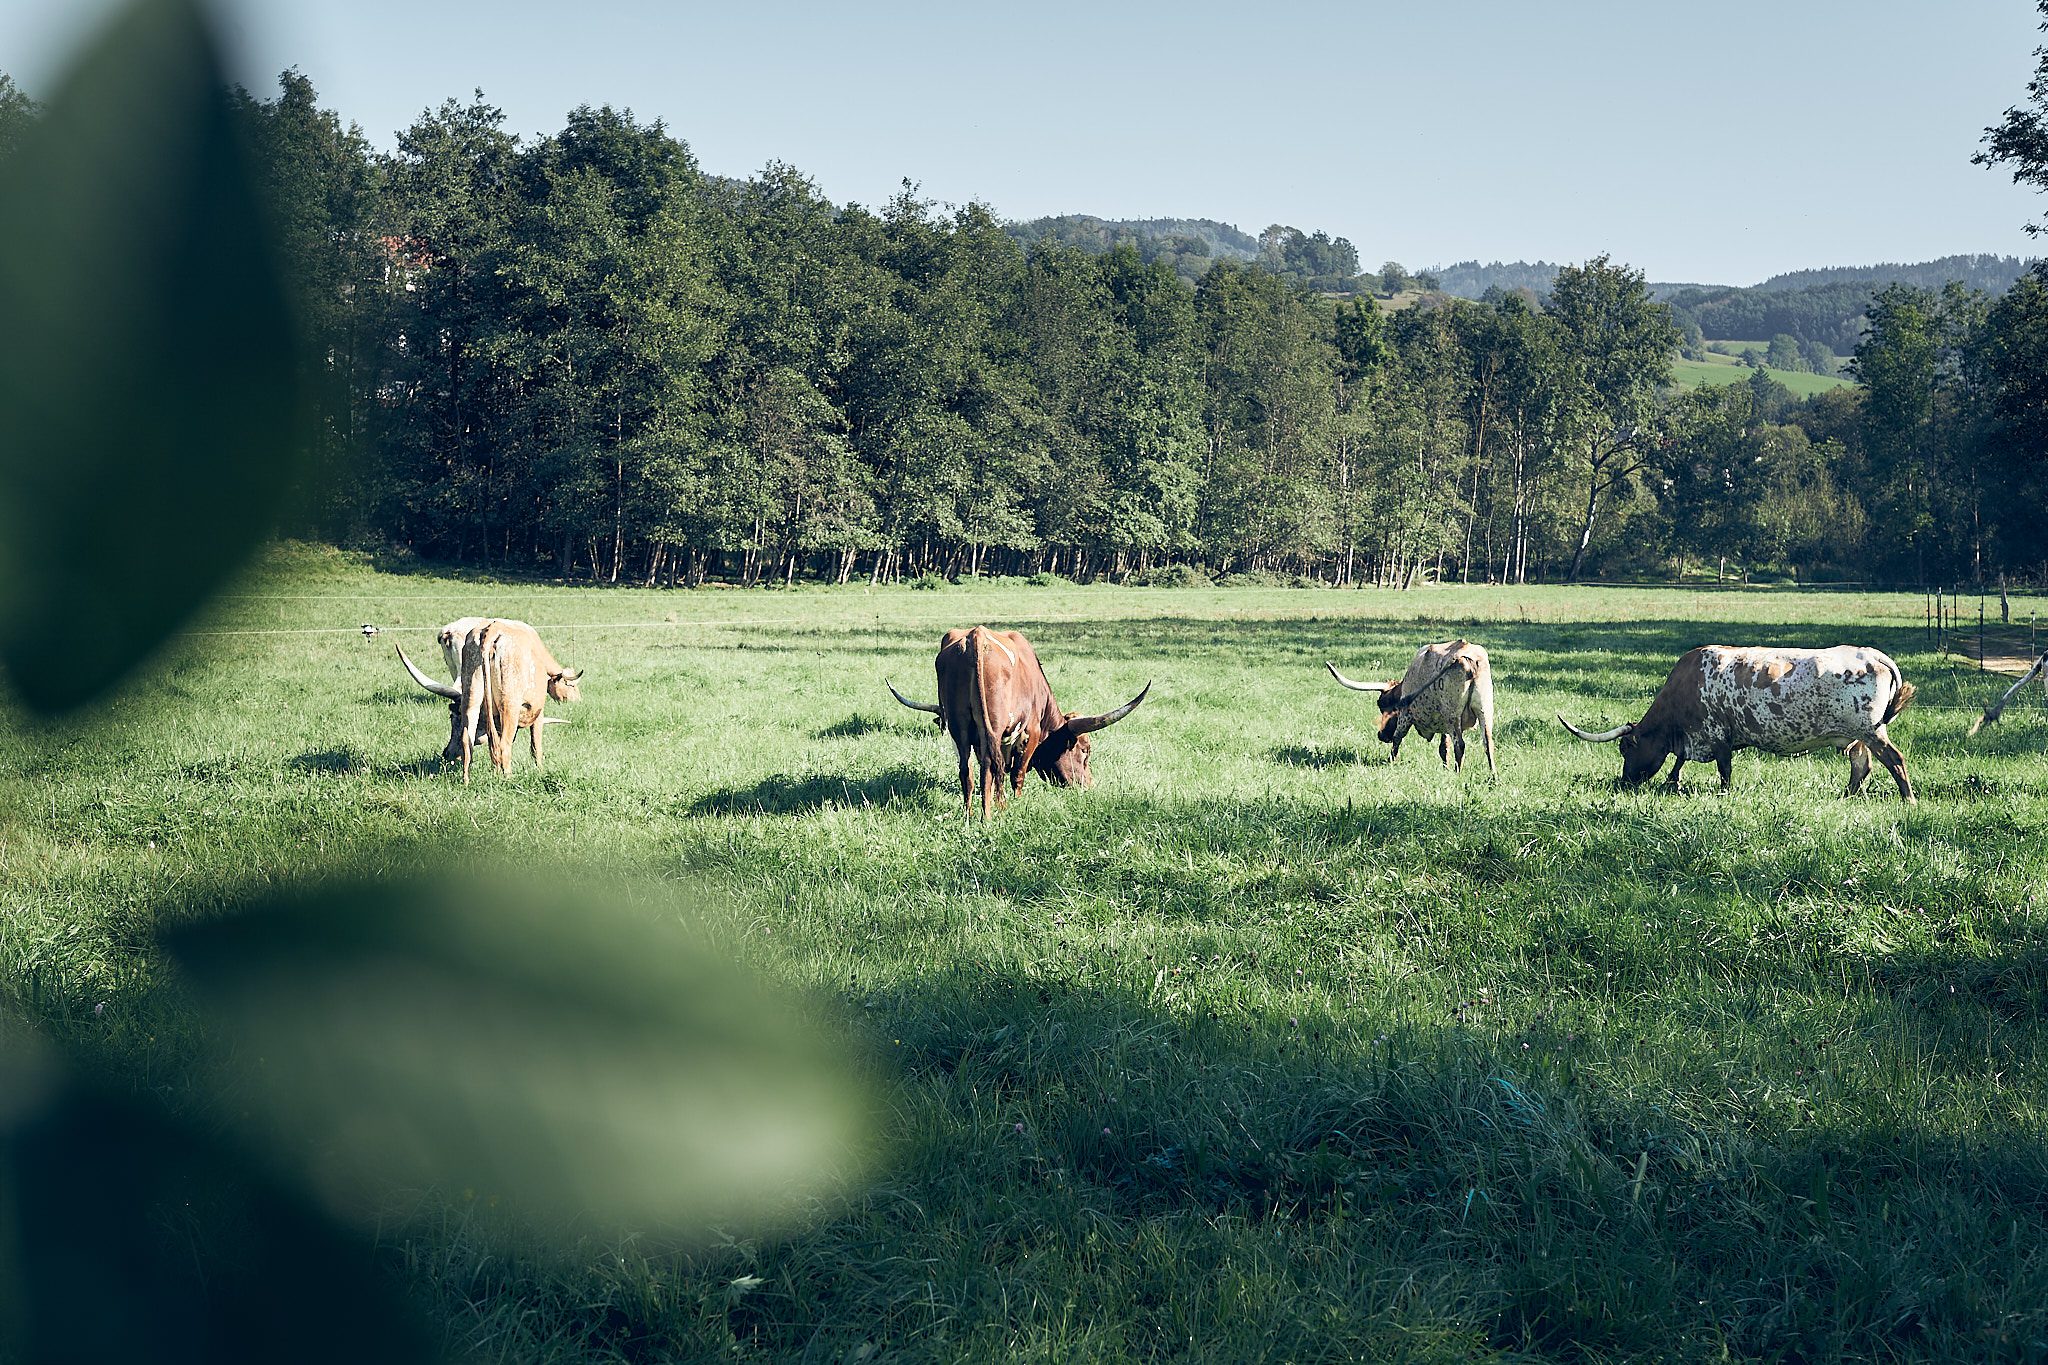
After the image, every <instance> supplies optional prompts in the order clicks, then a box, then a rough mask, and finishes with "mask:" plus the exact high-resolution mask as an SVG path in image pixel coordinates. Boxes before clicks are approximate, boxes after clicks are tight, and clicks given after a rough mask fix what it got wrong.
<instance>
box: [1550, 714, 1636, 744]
mask: <svg viewBox="0 0 2048 1365" xmlns="http://www.w3.org/2000/svg"><path fill="white" fill-rule="evenodd" d="M1557 723H1558V724H1559V725H1562V726H1563V727H1564V728H1565V729H1567V730H1569V731H1571V732H1572V733H1573V734H1575V735H1577V736H1578V737H1579V738H1580V739H1583V740H1588V741H1590V742H1591V743H1594V744H1605V743H1607V741H1609V740H1611V739H1620V738H1621V737H1622V736H1623V735H1625V734H1627V733H1628V732H1629V731H1631V730H1633V729H1635V728H1636V727H1635V722H1634V721H1630V722H1629V723H1628V724H1627V725H1617V726H1615V727H1614V728H1613V729H1612V730H1602V731H1601V732H1600V733H1599V734H1597V735H1596V734H1592V733H1591V732H1589V731H1586V730H1581V729H1580V728H1579V727H1578V726H1576V725H1574V724H1572V723H1571V722H1570V721H1568V720H1566V719H1565V718H1564V717H1563V716H1559V717H1558V718H1557Z"/></svg>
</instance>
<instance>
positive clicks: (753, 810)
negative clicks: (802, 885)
mask: <svg viewBox="0 0 2048 1365" xmlns="http://www.w3.org/2000/svg"><path fill="white" fill-rule="evenodd" d="M940 785H941V784H940V782H939V779H938V776H937V775H936V774H935V773H934V772H930V771H927V770H926V769H923V768H913V767H911V766H909V765H908V764H898V765H896V766H894V767H891V768H887V769H885V770H883V771H882V772H879V773H869V774H865V775H862V776H852V775H848V774H843V773H813V774H810V775H807V776H803V777H792V776H790V775H789V774H787V773H777V774H775V775H774V776H772V777H764V778H762V779H761V780H760V781H759V782H756V783H755V784H754V785H753V786H751V787H721V788H719V789H718V790H717V791H714V792H709V793H707V794H705V795H704V796H701V797H699V798H698V799H697V800H696V801H694V802H693V803H691V806H690V814H692V815H806V814H811V813H814V812H816V811H819V810H822V809H824V808H825V807H826V806H886V805H889V804H890V803H891V802H894V801H899V800H908V799H912V798H916V797H921V796H923V795H924V794H925V793H926V792H931V791H936V790H938V789H939V787H940Z"/></svg>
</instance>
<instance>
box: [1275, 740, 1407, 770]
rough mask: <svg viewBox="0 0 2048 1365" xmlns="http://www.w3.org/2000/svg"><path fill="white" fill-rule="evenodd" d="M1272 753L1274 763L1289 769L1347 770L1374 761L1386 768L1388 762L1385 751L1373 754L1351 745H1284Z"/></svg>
mask: <svg viewBox="0 0 2048 1365" xmlns="http://www.w3.org/2000/svg"><path fill="white" fill-rule="evenodd" d="M1272 753H1273V761H1274V762H1275V763H1278V764H1280V765H1281V766H1282V767H1287V768H1316V769H1322V768H1346V767H1353V766H1355V765H1357V764H1361V763H1368V762H1373V761H1377V762H1378V763H1379V764H1381V765H1382V766H1384V765H1385V764H1386V762H1387V756H1386V751H1385V750H1384V749H1383V750H1381V751H1380V753H1378V754H1372V753H1371V751H1369V750H1359V749H1355V748H1353V747H1352V746H1350V745H1349V744H1334V745H1325V744H1282V745H1280V746H1279V747H1277V748H1275V749H1274V750H1273V751H1272Z"/></svg>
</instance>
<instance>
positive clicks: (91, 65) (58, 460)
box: [0, 0, 300, 711]
mask: <svg viewBox="0 0 2048 1365" xmlns="http://www.w3.org/2000/svg"><path fill="white" fill-rule="evenodd" d="M296 347H297V342H296V331H295V328H294V324H293V318H292V313H291V307H290V305H289V303H288V296H287V294H286V291H285V287H284V285H283V284H282V282H281V278H280V276H279V273H278V270H277V268H276V265H275V262H274V260H273V253H272V246H271V243H270V241H269V239H268V235H267V233H266V231H265V227H264V223H263V219H262V214H261V211H260V209H259V207H258V200H257V198H256V194H255V190H254V188H253V185H252V181H251V177H250V174H249V170H248V167H247V165H246V162H245V158H244V155H243V149H242V147H241V146H240V145H239V143H238V140H237V133H236V130H235V125H234V123H233V121H232V119H231V117H230V111H229V107H228V103H227V93H226V89H225V83H224V79H223V77H222V74H221V70H220V67H219V65H218V63H217V61H216V59H215V55H214V47H213V42H212V40H211V38H210V36H209V34H208V32H207V29H206V25H205V23H204V21H203V19H202V17H201V16H200V14H199V12H198V11H197V9H196V8H195V7H194V5H193V4H192V3H190V0H140V2H139V3H136V4H134V5H131V6H130V7H129V8H128V9H127V10H125V11H124V12H123V13H122V14H121V15H120V16H119V17H118V18H117V19H116V20H115V21H114V22H113V23H112V24H111V25H110V26H109V27H108V28H107V30H106V31H105V32H104V33H103V34H102V36H101V37H100V38H99V39H98V40H97V41H96V42H95V43H94V44H93V45H91V46H90V47H89V48H88V50H87V51H86V52H85V54H84V56H83V57H82V58H81V59H80V60H79V62H78V64H77V65H76V67H75V68H74V69H73V70H72V71H71V73H70V75H69V77H68V78H67V79H66V80H65V81H64V83H63V85H62V87H61V88H60V89H59V91H58V92H57V94H56V96H55V97H54V98H53V99H52V100H51V101H50V103H49V108H48V113H47V115H46V117H44V118H43V119H42V120H41V121H40V122H39V123H38V124H37V125H36V126H35V127H34V128H33V129H32V130H31V131H30V133H29V134H28V136H26V137H25V138H24V139H23V140H22V142H21V145H20V147H19V149H18V150H17V151H16V152H15V154H14V155H13V156H12V157H10V158H9V159H8V160H7V161H6V163H5V164H4V166H0V573H4V575H5V580H4V581H5V583H6V589H5V592H4V594H0V660H4V661H5V663H6V666H7V670H8V673H9V675H10V676H11V678H12V679H13V684H14V687H15V689H16V690H17V692H18V693H19V694H20V695H21V696H22V698H23V699H24V700H26V701H27V702H28V703H29V704H30V705H31V706H34V707H36V708H37V709H39V710H44V711H54V710H61V709H64V708H67V707H71V706H76V705H78V704H79V703H81V702H84V701H87V700H89V699H91V698H92V697H93V696H95V695H96V694H98V693H100V692H101V691H103V690H105V689H106V688H107V687H109V686H111V685H112V684H114V683H115V682H117V681H118V680H119V679H120V678H121V676H122V675H123V674H124V673H126V672H127V671H128V670H129V669H131V668H132V667H134V665H135V664H136V663H137V662H139V661H140V660H141V659H142V658H143V657H144V656H146V655H147V654H148V653H149V652H150V651H151V650H153V649H155V648H156V647H157V646H158V645H159V644H161V643H162V642H163V640H164V639H165V638H166V637H167V636H168V635H169V634H170V633H171V632H172V631H174V630H176V629H177V628H178V626H179V625H180V624H181V623H182V622H183V621H184V620H185V619H186V618H187V617H188V616H190V614H191V613H192V612H193V610H194V609H195V608H197V607H198V606H199V604H200V603H201V602H202V601H203V600H204V598H205V597H206V595H207V594H208V592H209V591H210V590H212V589H213V588H214V587H215V586H216V585H217V584H218V583H219V582H220V580H221V579H222V577H223V576H224V575H226V574H227V573H228V572H230V571H231V570H232V569H233V568H235V566H236V565H238V564H239V563H240V562H241V561H242V559H243V558H244V557H245V556H246V554H247V553H248V551H249V549H250V548H251V546H252V545H253V544H254V543H255V541H256V540H257V538H258V537H259V536H261V535H262V534H263V533H264V531H265V529H266V526H267V521H268V518H269V517H270V516H271V514H272V512H273V510H274V509H275V508H276V506H277V505H278V501H279V498H280V495H281V494H282V492H283V491H284V489H285V488H286V486H287V484H288V482H289V480H290V478H291V472H292V470H291V466H292V462H293V452H294V450H295V449H296V448H297V444H296V441H295V439H294V435H295V426H296V423H297V421H298V418H299V413H300V403H299V400H298V364H297V350H296Z"/></svg>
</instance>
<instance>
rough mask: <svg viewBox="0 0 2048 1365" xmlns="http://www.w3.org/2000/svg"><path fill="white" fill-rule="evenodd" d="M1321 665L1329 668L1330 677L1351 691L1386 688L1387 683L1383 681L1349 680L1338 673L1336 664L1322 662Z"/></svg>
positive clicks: (1370, 690)
mask: <svg viewBox="0 0 2048 1365" xmlns="http://www.w3.org/2000/svg"><path fill="white" fill-rule="evenodd" d="M1323 667H1324V668H1327V669H1329V670H1330V676H1331V677H1333V678H1335V679H1336V680H1337V681H1338V682H1340V683H1343V684H1344V685H1345V686H1346V687H1348V688H1350V689H1351V690H1352V691H1353V692H1384V691H1386V690H1387V685H1386V684H1385V683H1362V682H1353V681H1351V679H1349V678H1347V677H1345V676H1344V675H1343V674H1342V673H1339V672H1338V671H1337V665H1335V664H1333V663H1328V662H1325V663H1324V664H1323Z"/></svg>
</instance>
